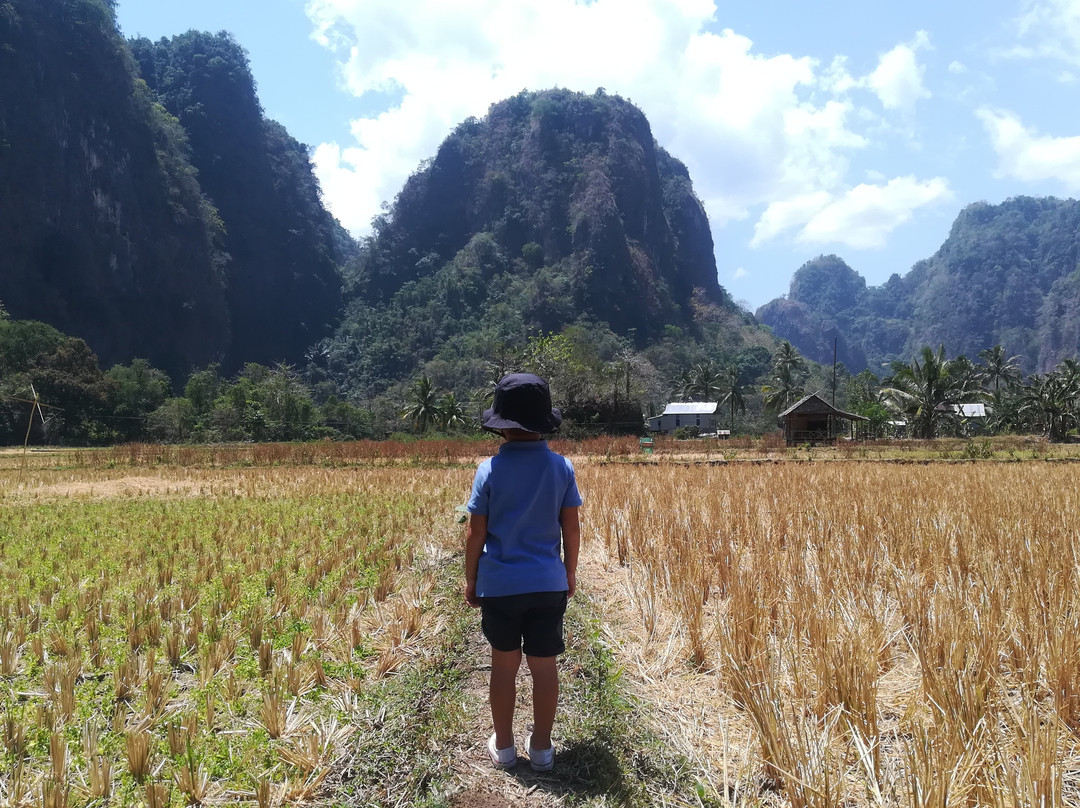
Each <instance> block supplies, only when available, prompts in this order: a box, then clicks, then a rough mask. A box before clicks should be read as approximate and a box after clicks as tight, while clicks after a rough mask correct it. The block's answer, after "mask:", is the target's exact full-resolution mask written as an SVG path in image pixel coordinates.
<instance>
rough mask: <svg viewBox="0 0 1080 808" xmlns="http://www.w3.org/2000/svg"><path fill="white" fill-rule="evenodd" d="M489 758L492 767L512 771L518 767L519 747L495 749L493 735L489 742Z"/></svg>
mask: <svg viewBox="0 0 1080 808" xmlns="http://www.w3.org/2000/svg"><path fill="white" fill-rule="evenodd" d="M487 751H488V757H490V758H491V765H492V766H494V767H495V768H496V769H512V768H514V766H516V765H517V747H515V746H509V747H508V748H506V749H496V748H495V735H494V733H492V735H491V737H490V738H488V742H487Z"/></svg>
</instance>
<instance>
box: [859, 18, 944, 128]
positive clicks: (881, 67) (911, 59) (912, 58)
mask: <svg viewBox="0 0 1080 808" xmlns="http://www.w3.org/2000/svg"><path fill="white" fill-rule="evenodd" d="M929 47H930V37H929V36H927V34H926V32H925V31H919V32H918V33H916V34H915V38H914V39H913V40H912V41H911V42H907V43H902V44H900V45H897V46H896V47H895V48H893V49H892V50H891V51H889V52H888V53H886V54H885V55H884V56H882V57H881V59H880V60H879V61H878V66H877V68H876V69H875V70H874V72H873V73H871V74H870V75H869V76H868V77H867V79H866V83H867V86H869V87H870V89H871V90H873V91H874V92H875V93H876V94H877V97H878V99H879V100H880V101H881V104H882V106H884V107H885V109H895V110H899V111H900V112H911V111H912V110H913V109H914V108H915V104H916V103H917V102H918V101H919V99H921V98H929V97H930V91H929V90H927V89H926V87H925V85H924V84H923V76H924V73H925V68H924V67H923V65H921V64H919V60H918V57H917V55H916V53H917V52H918V51H919V50H922V49H924V48H929Z"/></svg>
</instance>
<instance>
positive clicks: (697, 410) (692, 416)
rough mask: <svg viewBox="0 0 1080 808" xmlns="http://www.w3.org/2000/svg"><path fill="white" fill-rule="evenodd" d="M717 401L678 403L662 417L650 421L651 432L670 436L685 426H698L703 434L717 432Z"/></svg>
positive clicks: (666, 409) (664, 412) (662, 414)
mask: <svg viewBox="0 0 1080 808" xmlns="http://www.w3.org/2000/svg"><path fill="white" fill-rule="evenodd" d="M716 404H717V402H715V401H676V402H673V403H671V404H668V405H667V407H666V408H665V409H664V411H663V413H661V414H660V415H654V416H653V417H652V418H650V419H649V431H650V432H659V433H661V434H664V435H670V434H671V433H672V432H674V431H675V430H676V429H679V428H680V427H684V426H696V427H697V428H698V429H699V430H700V431H701V432H703V433H705V432H711V433H715V432H716Z"/></svg>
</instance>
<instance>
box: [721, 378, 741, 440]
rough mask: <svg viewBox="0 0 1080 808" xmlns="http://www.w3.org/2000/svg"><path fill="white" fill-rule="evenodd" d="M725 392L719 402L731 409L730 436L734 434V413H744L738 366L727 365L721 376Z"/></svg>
mask: <svg viewBox="0 0 1080 808" xmlns="http://www.w3.org/2000/svg"><path fill="white" fill-rule="evenodd" d="M723 377H724V383H725V384H726V386H727V392H726V393H724V398H723V399H722V400H721V402H720V403H721V405H726V406H727V407H729V408H730V409H731V434H733V435H734V434H735V413H736V411H738V412H746V399H745V398H744V397H743V386H742V385H741V384H739V366H738V365H729V366H728V369H727V370H725V371H724V374H723Z"/></svg>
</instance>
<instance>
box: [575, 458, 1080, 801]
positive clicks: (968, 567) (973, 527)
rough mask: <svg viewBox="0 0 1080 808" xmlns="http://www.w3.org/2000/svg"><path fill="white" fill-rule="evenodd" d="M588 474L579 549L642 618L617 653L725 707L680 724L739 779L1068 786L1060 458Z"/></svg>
mask: <svg viewBox="0 0 1080 808" xmlns="http://www.w3.org/2000/svg"><path fill="white" fill-rule="evenodd" d="M581 477H582V480H581V484H582V489H583V490H584V491H587V492H588V506H587V511H586V514H587V517H586V518H587V522H588V525H589V526H591V528H592V531H591V539H592V542H593V543H594V545H595V546H594V548H593V549H594V550H600V548H602V552H603V558H604V561H603V563H605V564H606V565H607V566H608V567H609V568H610V570H611V575H614V576H615V577H616V579H617V580H618V581H619V583H618V586H619V587H620V590H621V591H620V592H618V593H615V594H616V595H617V596H621V597H622V598H623V599H624V600H625V602H626V603H627V604H628V608H627V609H626V611H625V614H628V615H633V616H634V618H635V622H636V624H637V625H636V628H634V630H633V631H632V632H631V636H630V637H627V639H631V638H632V637H633V636H636V642H635V643H632V647H631V649H628V655H627V658H628V659H636V660H637V661H635V662H633V665H634V668H635V669H636V671H637V673H638V675H639V678H640V680H641V681H642V682H643V688H644V689H645V692H647V693H648V692H651V693H652V696H653V698H654V699H655V698H657V697H658V694H660V693H664V695H665V696H666V697H670V695H669V693H666V692H665V689H666V688H675V689H676V692H678V690H677V688H678V684H677V683H678V682H680V681H683V682H687V683H688V684H686V685H685V686H686V687H687V688H692V689H693V690H694V691H695V693H694V694H691V700H692V701H693V700H696V699H700V700H701V701H702V702H703V703H705V704H711V705H712V706H713V707H714V708H715V709H717V710H718V711H720V712H721V714H722V716H723V719H722V723H723V724H724V727H723V729H724V732H725V733H726V737H725V738H724V739H723V740H722V743H720V742H719V741H720V740H721V739H718V738H717V737H716V736H715V734H713V732H714V731H712V732H711V731H710V729H709V728H708V727H704V728H702V729H701V730H700V731H698V732H695V731H694V730H693V728H691V729H690V730H689V731H688V732H687V735H688V737H690V738H692V739H695V741H696V743H695V745H697V746H700V747H701V748H702V749H706V750H709V751H710V757H711V762H712V763H713V764H714V765H715V766H717V767H727V768H728V770H729V772H730V771H731V769H732V766H733V763H732V761H733V760H736V759H737V763H736V764H734V768H735V769H736V770H737V771H736V773H735V774H732V775H731V777H733V778H735V779H739V780H740V781H741V782H742V783H743V787H744V788H745V787H746V784H748V783H751V782H758V783H760V784H762V785H768V786H769V787H770V788H773V789H776V790H777V791H776V792H775V793H776V794H777V795H782V796H783V797H784V799H785V801H787V802H790V803H791V804H792V805H843V804H850V803H851V802H853V801H854V802H862V801H869V802H872V803H875V804H887V805H895V804H910V805H929V804H935V805H943V806H944V805H960V804H977V805H1004V804H1009V805H1060V804H1075V803H1076V801H1077V799H1078V793H1077V785H1078V784H1077V782H1076V781H1075V779H1074V778H1075V777H1076V775H1075V774H1072V773H1071V772H1073V771H1075V769H1076V768H1077V764H1080V748H1078V746H1077V735H1076V732H1077V730H1078V729H1080V722H1078V718H1080V715H1078V707H1080V704H1078V693H1080V640H1077V637H1080V631H1078V629H1080V625H1077V623H1078V621H1080V617H1078V616H1080V587H1078V584H1080V581H1078V576H1080V567H1078V564H1077V562H1078V560H1080V483H1078V482H1077V478H1076V475H1075V473H1074V472H1073V471H1072V470H1071V468H1070V467H1068V466H1055V465H1052V464H1031V463H1027V464H1000V463H998V464H994V463H982V464H969V465H961V466H954V465H946V464H938V465H920V466H885V465H880V464H865V463H834V464H781V465H769V466H753V465H751V466H747V465H739V464H728V465H726V466H719V467H709V466H704V467H697V468H674V467H663V466H653V467H633V468H624V469H622V470H621V471H620V472H618V473H612V472H611V470H610V469H608V468H597V467H587V468H584V469H583V470H582V474H581ZM583 580H587V579H583ZM612 600H613V601H614V598H613V599H612ZM706 687H707V688H711V689H712V690H713V692H714V694H715V695H714V697H713V698H711V699H710V698H708V697H705V696H703V695H702V692H701V691H702V689H703V688H706ZM683 692H684V693H685V692H687V691H683ZM706 736H708V737H706ZM755 748H756V754H749V755H747V754H741V755H740V752H739V750H740V749H743V750H747V749H755ZM727 785H728V786H730V785H731V782H729V783H727ZM751 790H753V789H751ZM762 793H763V794H766V795H767V794H768V792H762Z"/></svg>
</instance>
